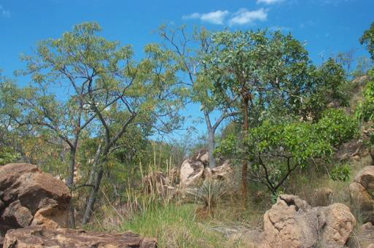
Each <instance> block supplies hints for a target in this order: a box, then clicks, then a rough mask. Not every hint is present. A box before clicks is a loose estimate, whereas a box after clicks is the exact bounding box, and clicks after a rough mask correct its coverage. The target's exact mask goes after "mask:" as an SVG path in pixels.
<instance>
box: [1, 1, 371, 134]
mask: <svg viewBox="0 0 374 248" xmlns="http://www.w3.org/2000/svg"><path fill="white" fill-rule="evenodd" d="M373 11H374V0H189V1H185V0H184V1H181V0H157V1H156V0H152V1H151V0H148V1H145V0H137V1H134V0H133V1H129V0H34V1H31V0H0V54H1V55H0V69H2V70H3V75H5V76H8V77H11V78H13V71H14V70H17V69H22V68H24V64H23V63H22V62H20V60H19V55H20V54H22V53H23V54H32V51H33V48H34V47H35V44H36V43H37V42H38V41H40V40H43V39H47V38H58V37H59V36H60V35H61V34H62V33H63V32H66V31H70V30H71V29H72V27H73V25H75V24H78V23H81V22H86V21H97V22H98V23H99V24H100V26H101V27H102V29H103V32H102V35H103V36H104V37H105V38H107V39H109V40H118V41H120V42H121V44H123V45H126V44H131V45H132V46H133V48H134V51H135V53H136V55H137V56H139V57H141V55H142V48H143V46H144V45H145V44H147V43H154V42H159V41H160V39H159V37H158V36H157V34H156V33H155V30H156V29H157V27H158V26H160V25H161V24H169V25H180V24H187V25H188V26H189V27H192V26H204V27H206V28H207V29H209V30H223V29H230V30H246V29H255V30H256V29H260V28H268V29H270V30H282V31H283V32H285V33H288V32H291V33H292V34H293V35H294V36H295V37H296V38H297V39H298V40H300V41H301V42H303V43H304V44H305V46H306V48H307V50H308V51H309V54H310V57H311V58H312V60H313V61H314V62H315V63H316V64H320V63H321V61H322V60H323V59H326V58H328V57H329V56H333V55H334V54H336V53H337V52H346V51H349V50H350V49H356V55H357V56H360V55H366V52H365V49H364V48H363V47H362V46H361V45H360V44H359V42H358V39H359V37H360V36H361V35H362V34H363V32H364V30H366V29H368V28H369V26H370V24H371V23H372V22H374V15H373V13H374V12H373ZM19 83H20V84H22V82H19ZM188 112H189V113H191V112H192V113H194V114H195V116H199V113H198V112H199V108H198V107H197V106H191V109H190V110H189V111H188ZM200 127H201V128H199V129H200V131H201V132H204V125H203V124H200Z"/></svg>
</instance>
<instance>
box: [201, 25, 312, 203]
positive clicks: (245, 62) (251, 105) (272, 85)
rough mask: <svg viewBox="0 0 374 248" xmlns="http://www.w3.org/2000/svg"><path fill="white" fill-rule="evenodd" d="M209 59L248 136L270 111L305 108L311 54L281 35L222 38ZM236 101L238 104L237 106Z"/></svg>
mask: <svg viewBox="0 0 374 248" xmlns="http://www.w3.org/2000/svg"><path fill="white" fill-rule="evenodd" d="M212 46H213V47H212V49H211V51H210V52H209V54H207V55H206V56H204V58H203V64H204V66H205V68H207V71H206V73H207V74H208V75H209V78H210V80H211V81H212V82H214V91H215V94H216V96H217V99H221V104H223V105H226V106H227V104H229V106H234V107H235V108H236V109H237V110H238V111H240V112H241V120H242V130H243V134H242V136H244V137H246V136H247V135H248V132H250V127H252V128H253V127H256V126H258V125H260V123H261V119H262V118H263V115H264V114H266V110H270V109H272V108H278V106H280V105H281V106H285V105H290V106H294V105H300V102H301V97H300V93H301V92H302V91H304V90H305V88H306V87H305V80H304V79H305V77H306V75H307V69H308V67H309V63H310V61H309V58H308V54H307V52H306V50H305V49H304V47H303V46H302V44H300V43H299V42H298V41H297V40H295V39H294V38H293V37H292V36H291V35H283V34H281V33H280V32H279V31H277V32H273V33H268V32H267V31H264V30H260V31H257V32H255V31H246V32H241V31H238V32H229V31H224V32H217V33H215V34H214V35H213V38H212ZM233 100H235V104H232V103H231V102H232V101H233ZM247 171H248V161H247V160H243V166H242V194H243V201H245V198H246V195H247V179H248V176H247Z"/></svg>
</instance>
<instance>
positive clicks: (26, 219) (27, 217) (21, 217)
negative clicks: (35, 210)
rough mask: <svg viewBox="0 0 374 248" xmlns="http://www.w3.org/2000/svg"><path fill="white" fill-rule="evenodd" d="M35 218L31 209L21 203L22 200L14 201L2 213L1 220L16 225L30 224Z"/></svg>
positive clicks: (24, 225)
mask: <svg viewBox="0 0 374 248" xmlns="http://www.w3.org/2000/svg"><path fill="white" fill-rule="evenodd" d="M32 219H33V216H32V214H31V213H30V211H29V210H28V209H27V208H26V207H24V206H22V205H21V203H20V201H19V200H17V201H14V202H12V203H11V204H10V205H9V206H8V207H7V208H6V209H5V211H4V212H3V213H2V215H1V219H0V220H1V222H2V223H4V224H6V225H8V226H14V227H17V228H18V227H26V226H29V225H30V223H31V221H32Z"/></svg>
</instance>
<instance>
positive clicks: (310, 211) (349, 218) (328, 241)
mask: <svg viewBox="0 0 374 248" xmlns="http://www.w3.org/2000/svg"><path fill="white" fill-rule="evenodd" d="M355 224H356V220H355V218H354V216H353V215H352V214H351V212H350V211H349V208H348V207H347V206H345V205H343V204H340V203H337V204H333V205H330V206H327V207H314V208H312V207H311V206H309V205H308V203H307V202H306V201H304V200H301V199H300V198H299V197H297V196H294V195H280V196H279V197H278V200H277V203H276V204H275V205H273V206H272V208H271V209H270V210H268V211H267V212H266V213H265V215H264V232H263V233H262V234H261V236H262V237H261V242H260V244H259V246H258V247H261V248H272V247H279V248H312V247H316V246H317V244H319V245H322V246H321V247H326V248H330V247H331V248H332V247H334V248H339V247H344V246H345V244H346V243H347V242H348V239H349V237H350V235H351V234H352V232H353V227H354V225H355Z"/></svg>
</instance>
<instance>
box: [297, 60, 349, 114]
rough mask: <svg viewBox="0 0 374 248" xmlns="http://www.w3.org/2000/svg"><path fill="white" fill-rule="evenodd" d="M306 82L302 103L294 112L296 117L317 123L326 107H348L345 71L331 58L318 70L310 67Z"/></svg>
mask: <svg viewBox="0 0 374 248" xmlns="http://www.w3.org/2000/svg"><path fill="white" fill-rule="evenodd" d="M307 81H308V82H309V83H308V87H307V90H305V91H304V92H303V94H302V95H301V96H302V98H303V101H302V103H301V105H300V106H299V107H298V108H296V111H295V112H296V114H297V115H301V116H302V117H303V118H304V119H308V118H311V119H313V120H314V121H318V120H319V119H320V118H321V114H322V113H323V112H324V111H325V110H326V109H327V108H328V107H344V106H347V105H348V93H347V92H346V91H345V86H346V85H347V80H346V76H345V71H344V69H343V68H342V66H341V65H340V64H338V63H337V62H335V61H334V60H333V59H332V58H330V59H328V60H327V61H326V62H324V63H323V64H322V65H321V66H319V67H318V68H315V67H311V68H310V72H309V78H308V79H307Z"/></svg>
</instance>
